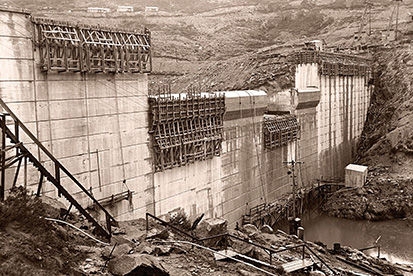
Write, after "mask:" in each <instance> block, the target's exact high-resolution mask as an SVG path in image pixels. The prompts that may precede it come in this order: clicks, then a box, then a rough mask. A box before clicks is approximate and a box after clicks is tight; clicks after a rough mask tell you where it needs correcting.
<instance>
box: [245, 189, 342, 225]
mask: <svg viewBox="0 0 413 276" xmlns="http://www.w3.org/2000/svg"><path fill="white" fill-rule="evenodd" d="M343 187H344V184H342V183H339V182H327V183H323V182H322V181H319V182H318V185H317V186H315V187H311V188H310V189H308V190H301V191H300V192H299V193H298V195H297V197H296V199H295V200H296V203H295V205H294V204H293V202H292V200H293V199H291V198H284V199H281V200H279V201H277V202H273V203H262V204H259V205H257V206H254V207H252V208H250V210H249V212H248V213H247V214H246V215H244V216H243V217H242V224H243V225H244V224H253V225H255V226H256V227H258V228H261V227H262V226H263V225H269V226H271V227H275V226H277V227H280V226H282V225H284V224H285V223H286V222H287V220H288V218H290V217H292V216H293V214H294V210H293V208H294V206H295V208H296V212H295V214H297V215H298V216H301V215H302V214H303V213H304V212H305V211H304V210H307V211H310V212H311V211H314V210H317V209H319V208H320V206H321V205H322V204H323V202H324V201H325V200H326V198H327V195H328V194H331V193H333V192H336V191H337V190H339V189H342V188H343Z"/></svg>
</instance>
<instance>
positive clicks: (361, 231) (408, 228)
mask: <svg viewBox="0 0 413 276" xmlns="http://www.w3.org/2000/svg"><path fill="white" fill-rule="evenodd" d="M303 226H304V228H305V239H306V240H310V241H321V242H323V243H325V244H327V246H328V247H329V248H331V247H332V246H333V243H335V242H339V243H341V244H342V245H349V246H351V247H353V248H364V247H368V246H371V245H373V243H374V242H375V241H376V240H377V238H378V237H380V236H381V239H380V245H381V254H380V256H381V257H386V258H387V259H388V260H389V261H391V262H394V263H413V221H412V220H391V221H381V222H371V221H353V220H346V219H339V218H333V217H328V216H325V215H317V216H314V215H313V216H309V215H307V216H306V217H304V218H303ZM365 253H367V254H369V255H372V256H377V249H372V250H369V251H366V252H365Z"/></svg>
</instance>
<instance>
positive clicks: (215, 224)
mask: <svg viewBox="0 0 413 276" xmlns="http://www.w3.org/2000/svg"><path fill="white" fill-rule="evenodd" d="M227 226H228V222H227V221H226V220H225V219H222V218H208V219H205V220H203V221H202V222H201V223H200V224H199V225H198V226H197V228H196V234H197V236H198V237H200V238H206V237H211V236H217V235H221V234H226V233H227ZM225 244H226V238H225V237H222V238H221V237H220V238H215V239H211V240H206V241H204V245H205V246H209V247H215V246H220V245H225Z"/></svg>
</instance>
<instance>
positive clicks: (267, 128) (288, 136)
mask: <svg viewBox="0 0 413 276" xmlns="http://www.w3.org/2000/svg"><path fill="white" fill-rule="evenodd" d="M262 126H263V134H264V145H265V148H266V149H273V148H278V147H282V146H285V145H287V144H288V143H289V142H293V141H296V140H297V139H299V133H300V124H299V123H298V120H297V117H296V116H294V115H290V114H288V115H265V116H264V120H263V125H262Z"/></svg>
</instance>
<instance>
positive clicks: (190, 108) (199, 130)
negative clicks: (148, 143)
mask: <svg viewBox="0 0 413 276" xmlns="http://www.w3.org/2000/svg"><path fill="white" fill-rule="evenodd" d="M149 105H150V111H151V134H152V142H153V149H154V165H155V171H163V170H165V169H171V168H173V167H178V166H184V165H186V164H188V163H193V162H195V161H197V160H205V159H208V158H212V157H213V156H219V155H220V153H221V141H222V130H223V117H224V112H225V98H224V96H223V95H217V94H210V95H209V96H206V95H204V96H201V95H200V94H199V95H195V94H185V96H182V95H180V96H176V97H172V96H171V95H169V96H165V95H159V96H151V97H149Z"/></svg>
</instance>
